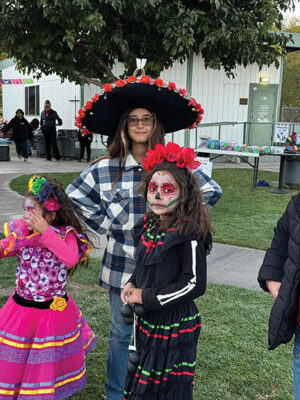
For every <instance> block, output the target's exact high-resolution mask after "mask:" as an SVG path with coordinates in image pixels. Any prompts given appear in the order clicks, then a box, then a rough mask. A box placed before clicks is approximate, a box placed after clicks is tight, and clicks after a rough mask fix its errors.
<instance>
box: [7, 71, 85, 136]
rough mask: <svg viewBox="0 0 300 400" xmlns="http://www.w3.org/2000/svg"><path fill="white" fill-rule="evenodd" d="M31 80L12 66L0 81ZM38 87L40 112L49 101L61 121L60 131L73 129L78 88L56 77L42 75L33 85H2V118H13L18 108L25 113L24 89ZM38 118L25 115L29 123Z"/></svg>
mask: <svg viewBox="0 0 300 400" xmlns="http://www.w3.org/2000/svg"><path fill="white" fill-rule="evenodd" d="M18 78H22V79H25V78H31V79H33V76H32V75H23V74H21V73H19V72H18V71H17V70H16V69H15V67H14V66H12V67H9V68H5V69H4V70H3V71H2V79H18ZM33 85H39V87H40V112H42V110H43V105H44V101H45V100H50V102H51V105H52V108H53V110H55V111H57V113H58V115H59V116H60V117H61V118H62V120H63V125H62V126H61V127H60V129H74V128H75V123H74V118H75V103H74V102H70V101H69V100H74V99H75V96H76V98H77V100H78V102H77V103H76V114H77V112H78V109H79V100H80V86H78V85H75V84H74V83H71V82H69V81H67V80H65V81H64V82H61V79H60V78H59V77H58V76H57V75H54V74H53V75H49V76H45V75H43V76H42V77H41V78H40V79H39V80H37V79H33V83H30V84H26V85H3V86H2V88H3V118H4V119H8V120H10V119H11V118H12V117H14V115H15V112H16V110H17V109H18V108H22V109H23V110H24V112H25V87H26V86H33ZM35 117H37V118H39V117H40V115H38V116H37V115H25V118H27V119H28V121H30V120H31V119H32V118H35Z"/></svg>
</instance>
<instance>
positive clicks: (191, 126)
mask: <svg viewBox="0 0 300 400" xmlns="http://www.w3.org/2000/svg"><path fill="white" fill-rule="evenodd" d="M194 128H196V125H195V124H193V125H190V126H188V129H194Z"/></svg>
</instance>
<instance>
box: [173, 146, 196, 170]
mask: <svg viewBox="0 0 300 400" xmlns="http://www.w3.org/2000/svg"><path fill="white" fill-rule="evenodd" d="M195 157H196V155H195V152H194V150H193V149H191V148H190V147H186V148H182V149H181V151H180V153H179V154H178V156H177V159H176V161H177V162H176V165H177V167H179V168H184V167H186V168H190V165H193V163H194V160H195Z"/></svg>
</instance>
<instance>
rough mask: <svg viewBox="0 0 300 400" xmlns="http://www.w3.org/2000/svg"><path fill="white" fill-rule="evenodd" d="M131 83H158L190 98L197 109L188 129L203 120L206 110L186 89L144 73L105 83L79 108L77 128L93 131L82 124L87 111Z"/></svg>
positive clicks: (159, 85)
mask: <svg viewBox="0 0 300 400" xmlns="http://www.w3.org/2000/svg"><path fill="white" fill-rule="evenodd" d="M131 83H139V84H144V85H156V86H157V87H158V88H167V89H169V90H173V91H174V92H175V93H179V95H180V96H182V97H183V98H185V99H186V100H188V106H189V107H192V109H193V110H194V111H197V119H196V122H195V123H194V124H193V125H191V126H189V127H188V129H194V128H196V126H198V125H199V124H200V122H201V121H202V119H203V114H204V110H203V108H202V106H201V104H198V103H197V102H196V100H195V99H194V98H193V97H191V96H190V95H189V94H188V93H187V91H186V90H185V89H178V88H176V85H175V83H174V82H169V83H166V82H164V81H163V80H162V79H161V78H156V79H152V78H150V77H149V76H147V75H143V76H141V77H140V78H136V77H135V76H129V77H128V78H127V79H126V80H123V79H118V80H117V81H116V82H115V83H105V84H104V85H103V88H102V89H101V90H100V92H99V93H96V94H95V95H94V96H93V97H92V98H91V99H90V100H88V101H87V102H86V103H85V105H84V106H83V107H82V108H81V109H80V110H78V115H77V117H76V118H75V121H76V126H77V128H78V129H80V130H81V131H82V132H83V133H84V134H85V135H87V134H89V133H91V131H90V130H89V129H87V128H86V127H85V126H84V125H83V124H82V120H83V118H84V117H85V112H86V111H88V110H91V109H92V107H93V103H96V102H97V101H98V100H99V98H100V96H104V98H106V94H107V93H108V92H111V91H112V90H114V89H115V88H117V87H123V86H125V85H128V84H131Z"/></svg>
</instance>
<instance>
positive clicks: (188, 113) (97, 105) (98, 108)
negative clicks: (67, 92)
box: [76, 75, 203, 136]
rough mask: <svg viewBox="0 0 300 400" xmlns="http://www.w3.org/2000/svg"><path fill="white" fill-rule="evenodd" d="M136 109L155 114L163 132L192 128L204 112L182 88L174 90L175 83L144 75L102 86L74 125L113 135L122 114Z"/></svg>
mask: <svg viewBox="0 0 300 400" xmlns="http://www.w3.org/2000/svg"><path fill="white" fill-rule="evenodd" d="M135 108H145V109H146V110H148V111H150V112H151V113H154V114H155V115H156V117H157V120H158V121H159V122H160V123H161V124H162V126H163V128H164V130H165V133H171V132H176V131H179V130H181V129H186V128H194V127H195V126H196V125H197V124H198V123H199V121H201V119H202V118H201V116H200V115H199V114H202V113H203V108H202V107H201V105H200V104H199V105H198V102H196V100H195V99H194V98H191V96H190V95H189V94H188V93H187V92H186V90H185V89H177V88H176V85H175V83H174V82H169V83H166V82H164V81H163V79H161V78H156V79H152V78H151V77H150V76H147V75H143V76H142V77H139V78H136V77H135V76H129V77H128V78H127V79H118V80H116V81H115V82H114V83H105V84H104V85H103V89H102V90H101V92H100V93H99V94H98V93H97V94H95V96H93V97H92V98H91V100H90V101H88V102H87V103H86V105H85V106H84V107H83V108H82V109H81V110H79V112H78V116H79V118H77V119H76V125H77V126H78V127H79V128H80V129H83V128H86V129H88V130H89V131H91V132H93V133H99V134H101V135H107V136H114V135H115V133H116V130H117V127H118V124H119V121H120V118H121V116H122V115H123V113H124V112H126V111H128V110H132V109H135Z"/></svg>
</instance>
